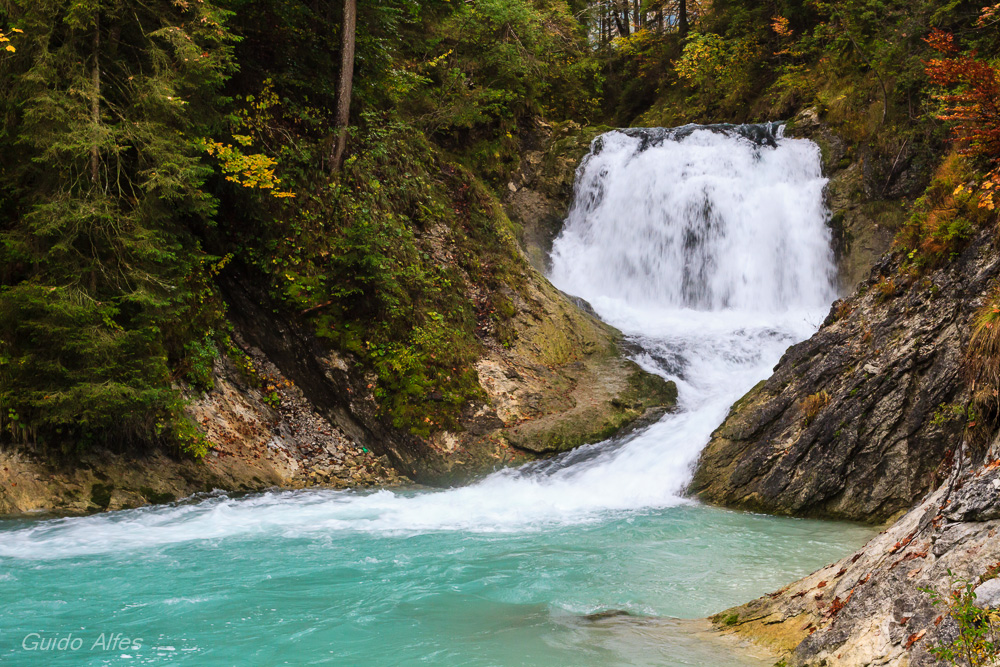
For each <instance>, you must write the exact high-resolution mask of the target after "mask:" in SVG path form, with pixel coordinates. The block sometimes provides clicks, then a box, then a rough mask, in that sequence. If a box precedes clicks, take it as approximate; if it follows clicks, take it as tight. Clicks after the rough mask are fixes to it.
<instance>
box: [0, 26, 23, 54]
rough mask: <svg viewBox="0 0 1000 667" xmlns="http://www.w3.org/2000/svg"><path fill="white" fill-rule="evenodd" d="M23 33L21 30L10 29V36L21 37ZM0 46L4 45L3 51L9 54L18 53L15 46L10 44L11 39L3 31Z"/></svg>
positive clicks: (0, 35) (0, 31)
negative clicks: (17, 35)
mask: <svg viewBox="0 0 1000 667" xmlns="http://www.w3.org/2000/svg"><path fill="white" fill-rule="evenodd" d="M23 32H24V31H22V30H21V29H19V28H11V29H10V34H12V35H13V34H19V35H20V34H23ZM0 44H3V50H4V51H6V52H8V53H14V52H16V51H17V49H16V48H15V47H14V45H13V44H11V43H10V37H8V36H7V35H6V34H5V33H4V31H3V30H0Z"/></svg>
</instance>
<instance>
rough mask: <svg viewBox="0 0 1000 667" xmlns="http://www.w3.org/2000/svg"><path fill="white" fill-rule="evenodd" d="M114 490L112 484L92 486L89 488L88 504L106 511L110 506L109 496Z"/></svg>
mask: <svg viewBox="0 0 1000 667" xmlns="http://www.w3.org/2000/svg"><path fill="white" fill-rule="evenodd" d="M114 490H115V485H114V484H94V485H93V486H92V487H91V488H90V502H92V503H93V504H94V505H96V506H97V507H99V508H100V509H102V510H106V509H108V506H109V505H110V504H111V494H112V493H113V492H114Z"/></svg>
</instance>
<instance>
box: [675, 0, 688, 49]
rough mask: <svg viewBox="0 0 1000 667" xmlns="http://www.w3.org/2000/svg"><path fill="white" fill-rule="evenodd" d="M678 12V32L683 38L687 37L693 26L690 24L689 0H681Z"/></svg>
mask: <svg viewBox="0 0 1000 667" xmlns="http://www.w3.org/2000/svg"><path fill="white" fill-rule="evenodd" d="M677 13H678V26H677V34H679V35H680V36H681V39H684V38H685V37H687V35H688V32H690V31H691V26H690V24H688V5H687V0H680V2H679V4H678V6H677Z"/></svg>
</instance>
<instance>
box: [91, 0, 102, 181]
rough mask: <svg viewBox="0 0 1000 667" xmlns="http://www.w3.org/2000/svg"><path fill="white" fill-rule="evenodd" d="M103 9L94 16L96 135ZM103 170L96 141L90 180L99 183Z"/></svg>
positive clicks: (93, 72)
mask: <svg viewBox="0 0 1000 667" xmlns="http://www.w3.org/2000/svg"><path fill="white" fill-rule="evenodd" d="M100 56H101V7H100V3H98V6H97V13H96V15H95V16H94V56H93V57H94V62H93V63H92V65H91V73H90V79H91V84H92V85H93V89H92V90H91V92H90V120H91V121H92V122H93V123H94V133H95V134H96V133H97V131H98V126H99V125H100V124H101V57H100ZM100 169H101V153H100V147H99V146H98V145H97V141H96V139H95V141H94V144H93V145H92V146H91V147H90V180H91V181H92V182H93V183H95V184H96V183H97V180H98V177H99V176H100Z"/></svg>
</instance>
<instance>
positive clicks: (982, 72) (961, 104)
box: [924, 28, 1000, 161]
mask: <svg viewBox="0 0 1000 667" xmlns="http://www.w3.org/2000/svg"><path fill="white" fill-rule="evenodd" d="M924 41H926V42H927V43H928V44H929V45H930V46H931V48H933V49H934V50H935V51H938V52H940V53H941V54H943V55H944V56H947V57H944V58H935V59H932V60H929V61H927V62H925V63H924V65H925V68H926V69H925V71H926V73H927V77H928V78H929V79H930V80H931V83H934V84H936V85H938V86H941V87H942V88H945V89H948V90H949V92H947V93H944V94H941V95H938V99H939V100H941V101H942V102H944V105H945V107H944V113H942V114H941V115H940V116H938V118H939V119H941V120H947V121H955V122H956V125H955V127H954V128H953V130H952V133H953V135H954V137H955V139H956V140H958V141H960V142H962V143H963V144H964V146H963V147H962V150H961V152H962V153H963V154H966V155H985V156H988V157H990V158H992V159H993V160H994V161H996V160H997V159H998V157H997V156H998V155H1000V73H998V72H997V70H996V69H994V68H993V67H991V66H990V65H989V63H987V62H985V61H982V60H979V58H978V56H977V54H976V52H975V51H972V52H970V53H968V54H960V53H959V51H958V47H957V46H956V45H955V37H954V35H952V34H951V33H947V32H944V31H942V30H939V29H937V28H935V29H934V30H933V31H932V32H931V34H930V35H929V36H928V37H927V38H926V39H925V40H924Z"/></svg>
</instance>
